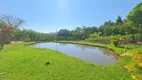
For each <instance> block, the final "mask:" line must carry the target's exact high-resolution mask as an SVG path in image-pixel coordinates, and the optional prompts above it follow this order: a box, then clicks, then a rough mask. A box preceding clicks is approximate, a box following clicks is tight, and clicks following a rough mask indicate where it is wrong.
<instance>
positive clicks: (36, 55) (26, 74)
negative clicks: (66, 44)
mask: <svg viewBox="0 0 142 80" xmlns="http://www.w3.org/2000/svg"><path fill="white" fill-rule="evenodd" d="M47 63H49V64H47ZM129 63H132V60H131V58H129V57H123V58H122V59H120V60H119V61H118V63H117V64H114V65H105V66H104V65H93V64H91V63H89V62H85V61H82V60H79V59H77V58H74V57H70V56H67V55H65V54H62V53H60V52H57V51H54V50H49V49H38V48H32V47H29V46H25V43H19V44H10V45H6V46H5V48H4V50H3V51H0V80H131V75H132V74H131V73H129V72H128V71H127V70H126V69H124V68H123V66H124V65H126V64H129Z"/></svg>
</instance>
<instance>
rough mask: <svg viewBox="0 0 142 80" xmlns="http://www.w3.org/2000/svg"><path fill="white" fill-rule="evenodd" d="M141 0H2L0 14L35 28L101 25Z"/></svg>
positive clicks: (126, 11) (43, 30) (49, 28)
mask: <svg viewBox="0 0 142 80" xmlns="http://www.w3.org/2000/svg"><path fill="white" fill-rule="evenodd" d="M139 2H142V0H1V2H0V15H3V14H6V15H12V16H16V17H20V18H22V19H24V20H25V23H24V24H23V25H22V26H21V28H26V29H33V30H36V31H38V32H45V33H48V32H55V31H56V30H59V29H62V28H66V29H70V30H71V29H75V28H76V27H81V26H100V25H102V24H103V23H104V22H105V21H108V20H112V21H115V19H116V18H117V16H118V15H120V16H122V18H125V17H126V15H127V14H128V12H129V11H130V10H131V9H132V8H133V7H134V6H135V5H136V4H137V3H139Z"/></svg>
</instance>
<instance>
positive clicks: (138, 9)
mask: <svg viewBox="0 0 142 80" xmlns="http://www.w3.org/2000/svg"><path fill="white" fill-rule="evenodd" d="M127 21H128V22H129V24H131V25H133V26H135V27H137V28H138V29H139V30H140V33H141V36H142V2H141V3H138V4H137V5H136V6H135V7H134V8H133V9H132V11H130V12H129V14H128V15H127ZM141 40H142V39H141Z"/></svg>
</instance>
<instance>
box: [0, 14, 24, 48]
mask: <svg viewBox="0 0 142 80" xmlns="http://www.w3.org/2000/svg"><path fill="white" fill-rule="evenodd" d="M0 22H1V25H0V45H1V48H0V50H2V49H3V46H4V44H6V43H9V42H10V41H11V39H12V31H13V30H14V29H16V28H18V27H19V26H20V25H21V24H22V23H23V22H24V21H23V20H22V19H20V18H14V17H12V16H7V15H3V16H0Z"/></svg>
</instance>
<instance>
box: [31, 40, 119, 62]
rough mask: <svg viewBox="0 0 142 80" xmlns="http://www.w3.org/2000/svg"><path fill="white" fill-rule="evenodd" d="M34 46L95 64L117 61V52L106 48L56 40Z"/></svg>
mask: <svg viewBox="0 0 142 80" xmlns="http://www.w3.org/2000/svg"><path fill="white" fill-rule="evenodd" d="M32 46H34V47H37V48H48V49H53V50H57V51H59V52H62V53H64V54H67V55H69V56H73V57H76V58H79V59H81V60H84V61H88V62H90V63H93V64H115V63H116V62H117V56H116V55H115V53H114V52H113V51H111V50H108V49H105V48H99V47H92V46H86V45H78V44H69V43H55V42H47V43H37V44H34V45H32Z"/></svg>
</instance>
